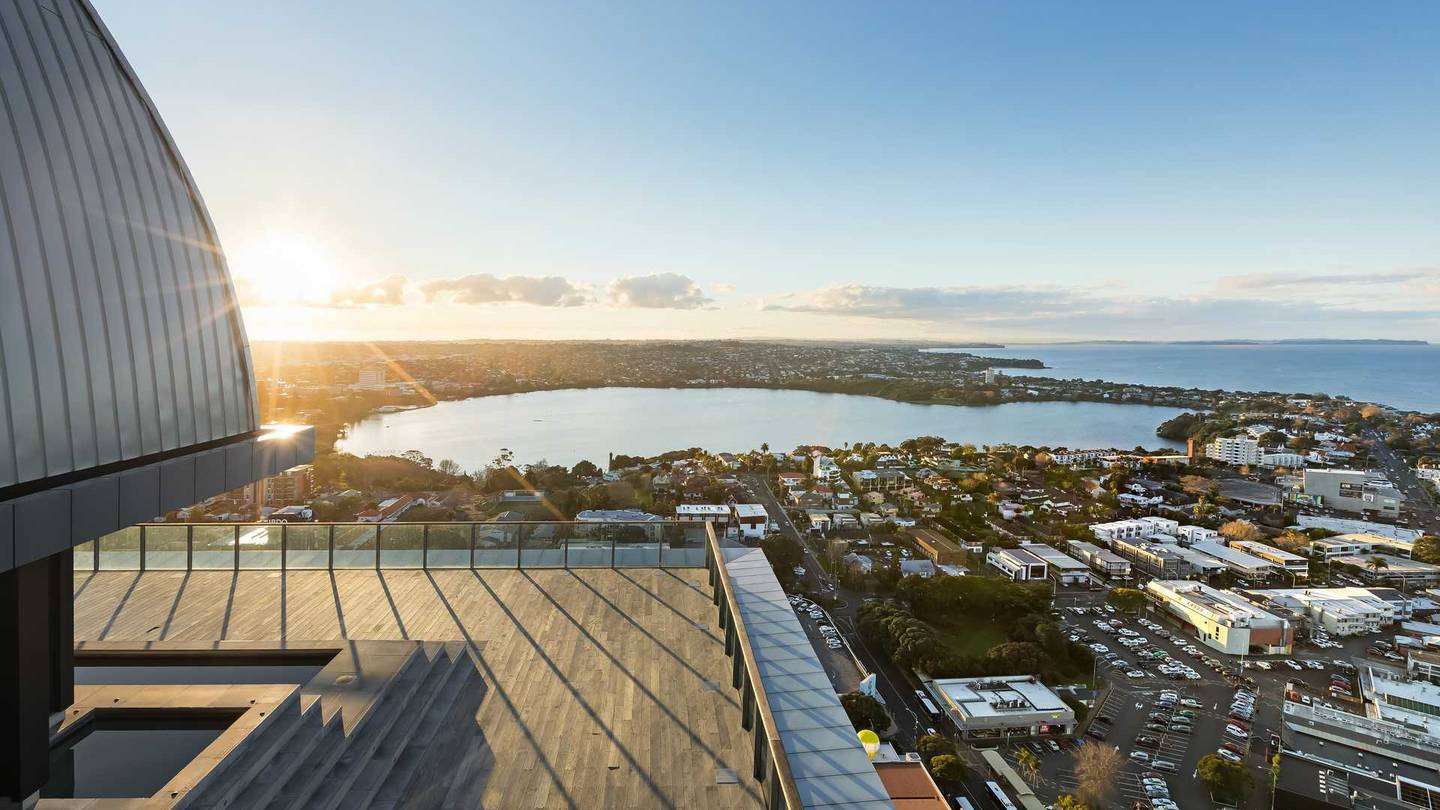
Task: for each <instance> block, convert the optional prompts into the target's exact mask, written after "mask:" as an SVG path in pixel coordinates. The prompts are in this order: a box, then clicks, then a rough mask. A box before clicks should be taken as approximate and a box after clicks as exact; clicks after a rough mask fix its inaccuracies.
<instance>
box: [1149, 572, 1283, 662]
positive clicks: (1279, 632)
mask: <svg viewBox="0 0 1440 810" xmlns="http://www.w3.org/2000/svg"><path fill="white" fill-rule="evenodd" d="M1145 593H1146V594H1147V595H1148V596H1149V597H1150V598H1151V600H1153V601H1154V602H1155V603H1156V605H1157V606H1158V607H1159V609H1160V610H1163V611H1164V612H1166V613H1168V614H1170V615H1171V616H1174V617H1176V618H1178V619H1180V620H1181V621H1183V622H1185V623H1186V624H1189V625H1190V626H1191V627H1193V628H1195V632H1196V635H1197V636H1198V637H1199V639H1200V641H1201V643H1203V644H1205V645H1206V646H1208V647H1211V648H1213V649H1216V650H1219V651H1220V652H1223V653H1229V654H1231V655H1246V654H1252V655H1253V654H1267V655H1268V654H1288V653H1289V652H1290V651H1291V648H1292V646H1293V644H1294V637H1295V633H1294V626H1293V625H1292V624H1291V623H1290V622H1289V621H1287V620H1285V619H1282V618H1280V617H1278V616H1276V615H1274V614H1273V613H1269V612H1267V611H1265V610H1261V609H1260V608H1258V607H1256V606H1255V605H1253V604H1251V603H1250V602H1248V601H1246V600H1245V599H1244V597H1242V596H1240V595H1239V594H1236V593H1232V592H1230V591H1222V590H1217V589H1215V588H1212V587H1210V586H1209V585H1205V584H1203V583H1200V582H1189V581H1180V580H1160V579H1157V580H1152V581H1150V582H1149V583H1147V584H1146V585H1145Z"/></svg>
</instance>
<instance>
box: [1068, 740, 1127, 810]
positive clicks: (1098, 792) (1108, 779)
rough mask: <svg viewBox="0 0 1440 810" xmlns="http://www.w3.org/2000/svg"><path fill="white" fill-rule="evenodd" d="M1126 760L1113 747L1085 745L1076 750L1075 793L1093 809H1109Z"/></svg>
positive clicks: (1118, 750)
mask: <svg viewBox="0 0 1440 810" xmlns="http://www.w3.org/2000/svg"><path fill="white" fill-rule="evenodd" d="M1123 764H1124V758H1123V757H1121V756H1120V749H1118V748H1116V747H1115V746H1113V745H1103V744H1099V743H1097V744H1094V745H1085V746H1081V747H1080V748H1077V749H1075V780H1076V785H1075V792H1076V794H1077V795H1078V796H1079V797H1080V798H1081V799H1082V800H1083V801H1084V802H1085V804H1087V805H1089V806H1091V807H1109V806H1110V796H1111V795H1112V794H1113V793H1114V791H1115V777H1116V776H1117V775H1118V774H1119V773H1120V767H1121V766H1122V765H1123Z"/></svg>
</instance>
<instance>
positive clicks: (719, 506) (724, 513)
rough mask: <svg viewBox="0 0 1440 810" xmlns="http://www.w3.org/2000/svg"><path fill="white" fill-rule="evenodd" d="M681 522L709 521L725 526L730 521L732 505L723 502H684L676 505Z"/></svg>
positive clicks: (676, 513)
mask: <svg viewBox="0 0 1440 810" xmlns="http://www.w3.org/2000/svg"><path fill="white" fill-rule="evenodd" d="M675 519H676V520H678V521H680V522H681V523H709V524H712V525H716V524H718V525H719V526H721V527H724V526H725V525H726V524H728V523H729V522H730V506H729V504H723V503H682V504H679V505H678V506H676V507H675Z"/></svg>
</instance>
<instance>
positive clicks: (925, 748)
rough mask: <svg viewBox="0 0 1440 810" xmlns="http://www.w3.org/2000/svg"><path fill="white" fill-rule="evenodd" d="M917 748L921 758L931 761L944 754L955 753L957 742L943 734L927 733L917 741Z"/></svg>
mask: <svg viewBox="0 0 1440 810" xmlns="http://www.w3.org/2000/svg"><path fill="white" fill-rule="evenodd" d="M915 750H916V751H917V752H919V754H920V758H921V759H923V760H925V761H926V762H929V761H930V760H932V759H934V758H935V757H938V756H941V755H943V754H954V753H955V742H954V741H953V740H951V739H950V738H949V737H946V736H944V735H941V734H926V735H924V736H923V737H921V738H920V739H918V740H916V741H915Z"/></svg>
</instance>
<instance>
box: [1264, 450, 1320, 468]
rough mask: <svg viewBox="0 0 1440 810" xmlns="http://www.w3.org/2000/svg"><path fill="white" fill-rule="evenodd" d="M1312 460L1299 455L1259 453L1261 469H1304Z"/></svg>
mask: <svg viewBox="0 0 1440 810" xmlns="http://www.w3.org/2000/svg"><path fill="white" fill-rule="evenodd" d="M1311 461H1313V459H1311V458H1310V457H1309V456H1302V455H1300V454H1299V453H1261V454H1260V466H1261V467H1291V468H1295V467H1304V466H1305V465H1306V464H1309V463H1310V462H1311Z"/></svg>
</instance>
